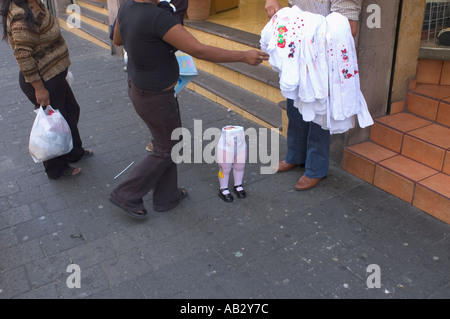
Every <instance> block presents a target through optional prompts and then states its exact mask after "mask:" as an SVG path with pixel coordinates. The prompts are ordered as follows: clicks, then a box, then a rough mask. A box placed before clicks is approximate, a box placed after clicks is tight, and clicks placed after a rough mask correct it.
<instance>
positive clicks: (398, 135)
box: [370, 113, 432, 153]
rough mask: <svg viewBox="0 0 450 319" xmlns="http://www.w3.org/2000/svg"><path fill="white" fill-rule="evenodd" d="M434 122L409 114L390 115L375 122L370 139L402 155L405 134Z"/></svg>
mask: <svg viewBox="0 0 450 319" xmlns="http://www.w3.org/2000/svg"><path fill="white" fill-rule="evenodd" d="M431 123H432V122H431V121H428V120H425V119H422V118H420V117H417V116H415V115H413V114H409V113H398V114H394V115H388V116H384V117H381V118H377V119H375V120H374V125H372V127H371V129H370V139H371V140H372V141H374V142H375V143H377V144H380V145H381V146H383V147H386V148H388V149H390V150H392V151H394V152H397V153H400V151H401V148H402V143H403V136H404V134H405V133H407V132H409V131H412V130H414V129H417V128H421V127H424V126H426V125H430V124H431Z"/></svg>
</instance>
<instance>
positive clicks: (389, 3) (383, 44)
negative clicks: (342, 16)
mask: <svg viewBox="0 0 450 319" xmlns="http://www.w3.org/2000/svg"><path fill="white" fill-rule="evenodd" d="M407 1H409V0H407ZM407 1H406V2H407ZM414 1H415V0H414ZM404 2H405V1H404ZM399 5H400V0H363V7H362V13H361V19H360V24H359V25H360V27H359V32H358V35H357V38H356V41H357V47H358V48H357V51H358V64H359V71H360V78H361V91H362V93H363V95H364V97H365V99H366V102H367V105H368V108H369V111H370V113H371V115H372V117H373V118H377V117H380V116H383V115H385V114H386V110H387V104H388V100H389V92H390V84H391V74H392V69H393V68H392V66H393V60H394V48H395V39H396V31H397V20H398V13H399ZM374 25H375V27H374ZM369 134H370V127H369V128H365V129H361V128H360V127H359V126H358V125H357V127H356V128H354V129H353V130H351V131H349V132H347V133H345V134H340V135H336V136H332V143H331V158H332V160H334V161H336V162H340V159H341V157H342V153H343V150H344V147H345V146H347V145H353V144H357V143H361V142H363V141H365V140H367V139H368V137H369Z"/></svg>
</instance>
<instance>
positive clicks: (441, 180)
mask: <svg viewBox="0 0 450 319" xmlns="http://www.w3.org/2000/svg"><path fill="white" fill-rule="evenodd" d="M413 205H414V206H416V207H417V208H419V209H421V210H423V211H424V212H427V213H429V214H430V215H433V216H434V217H436V218H438V219H440V220H442V221H444V222H446V223H447V224H450V176H448V175H446V174H436V175H433V176H431V177H429V178H427V179H425V180H423V181H420V182H419V183H418V184H417V185H416V189H415V192H414V200H413Z"/></svg>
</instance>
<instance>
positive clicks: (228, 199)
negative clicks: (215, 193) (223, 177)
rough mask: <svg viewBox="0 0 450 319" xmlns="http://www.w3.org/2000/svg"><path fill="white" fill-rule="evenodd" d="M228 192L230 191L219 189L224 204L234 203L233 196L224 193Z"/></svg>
mask: <svg viewBox="0 0 450 319" xmlns="http://www.w3.org/2000/svg"><path fill="white" fill-rule="evenodd" d="M227 190H228V188H221V189H219V197H220V198H222V200H223V201H224V202H227V203H231V202H232V201H234V198H233V195H231V193H230V192H228V194H224V193H223V192H224V191H227Z"/></svg>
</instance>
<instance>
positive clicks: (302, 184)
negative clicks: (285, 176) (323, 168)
mask: <svg viewBox="0 0 450 319" xmlns="http://www.w3.org/2000/svg"><path fill="white" fill-rule="evenodd" d="M325 177H326V176H325ZM325 177H322V178H309V177H306V176H305V175H303V176H302V177H300V179H299V180H298V182H297V184H295V190H296V191H304V190H307V189H310V188H313V187H315V186H317V184H319V182H320V181H321V180H322V179H324V178H325Z"/></svg>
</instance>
